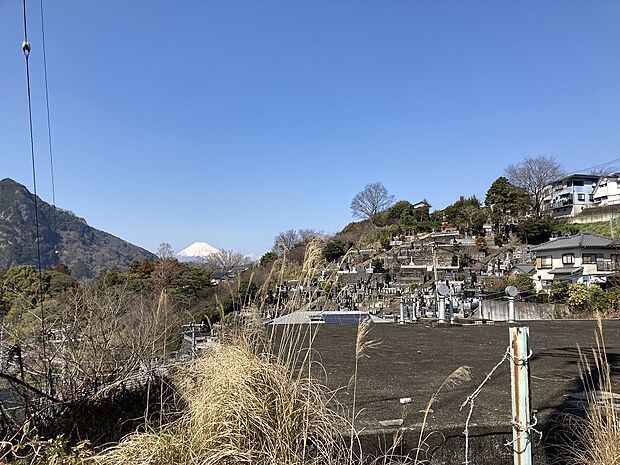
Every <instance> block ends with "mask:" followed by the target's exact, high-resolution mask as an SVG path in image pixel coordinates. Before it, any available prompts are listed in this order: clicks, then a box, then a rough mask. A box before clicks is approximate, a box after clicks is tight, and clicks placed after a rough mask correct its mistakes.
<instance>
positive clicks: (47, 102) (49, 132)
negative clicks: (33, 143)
mask: <svg viewBox="0 0 620 465" xmlns="http://www.w3.org/2000/svg"><path fill="white" fill-rule="evenodd" d="M39 5H40V13H41V45H42V51H43V77H44V81H45V109H46V111H47V145H48V148H49V158H50V176H51V182H52V228H53V229H52V230H53V231H54V232H56V226H57V225H56V186H55V183H54V154H53V150H52V129H51V123H50V99H49V89H48V84H47V49H46V47H45V19H44V17H45V14H44V10H43V0H40V4H39ZM55 252H57V251H55ZM54 255H55V256H56V253H55V254H54Z"/></svg>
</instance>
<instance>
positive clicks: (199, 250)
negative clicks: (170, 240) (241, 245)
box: [177, 242, 220, 262]
mask: <svg viewBox="0 0 620 465" xmlns="http://www.w3.org/2000/svg"><path fill="white" fill-rule="evenodd" d="M219 251H220V250H219V249H217V248H215V247H213V246H212V245H210V244H207V243H206V242H194V243H193V244H192V245H190V246H189V247H186V248H184V249H183V250H181V251H180V252H179V253H178V254H177V257H179V260H182V261H190V262H192V261H199V260H202V259H205V258H207V257H208V256H209V255H213V254H215V253H218V252H219Z"/></svg>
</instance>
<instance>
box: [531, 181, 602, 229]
mask: <svg viewBox="0 0 620 465" xmlns="http://www.w3.org/2000/svg"><path fill="white" fill-rule="evenodd" d="M598 181H599V176H597V175H593V174H572V175H570V176H566V177H565V178H562V179H558V180H557V181H555V182H553V184H551V185H550V186H547V187H546V188H545V189H544V192H543V199H542V209H543V211H546V212H547V213H548V214H550V215H551V216H552V217H554V218H568V217H573V216H575V215H577V214H578V213H580V212H581V211H582V210H583V209H584V208H588V207H592V206H594V197H593V193H594V187H595V186H596V183H597V182H598Z"/></svg>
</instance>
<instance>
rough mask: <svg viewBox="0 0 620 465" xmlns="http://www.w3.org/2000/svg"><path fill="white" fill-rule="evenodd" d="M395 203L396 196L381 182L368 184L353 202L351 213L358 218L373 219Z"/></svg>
mask: <svg viewBox="0 0 620 465" xmlns="http://www.w3.org/2000/svg"><path fill="white" fill-rule="evenodd" d="M393 203H394V196H393V195H390V194H389V193H388V191H387V189H386V188H385V187H384V186H383V184H381V183H380V182H375V183H372V184H368V185H367V186H366V187H364V190H363V191H362V192H360V193H358V194H357V195H356V196H355V197H353V200H352V201H351V213H352V214H353V216H355V217H357V218H370V219H372V218H373V217H374V216H375V215H377V213H380V212H382V211H383V210H385V209H386V208H388V207H389V206H391V205H392V204H393Z"/></svg>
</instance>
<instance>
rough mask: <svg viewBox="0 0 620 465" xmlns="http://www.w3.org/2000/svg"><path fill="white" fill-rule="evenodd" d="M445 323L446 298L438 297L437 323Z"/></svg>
mask: <svg viewBox="0 0 620 465" xmlns="http://www.w3.org/2000/svg"><path fill="white" fill-rule="evenodd" d="M445 322H446V298H445V297H444V296H442V295H440V296H439V323H445Z"/></svg>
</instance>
